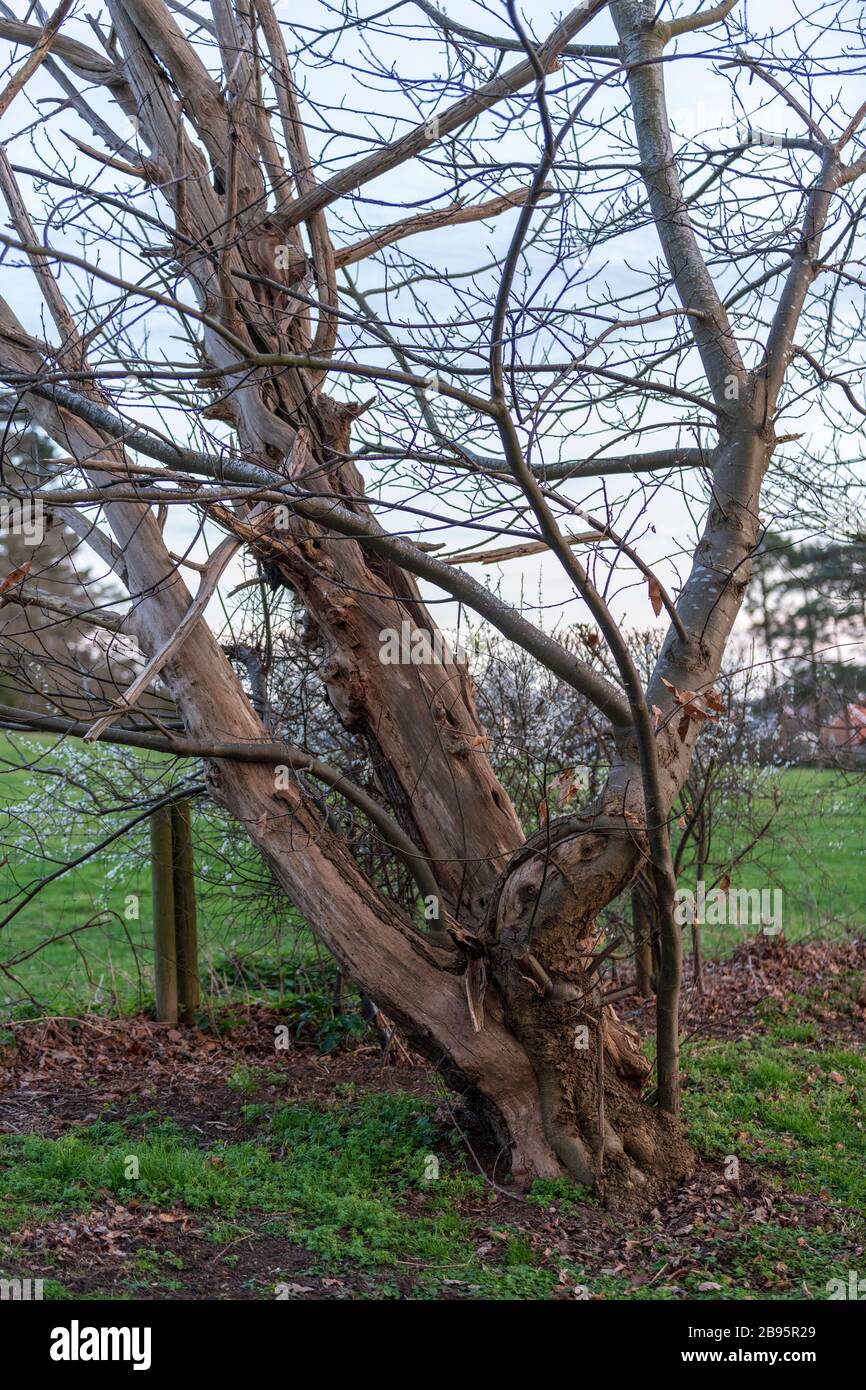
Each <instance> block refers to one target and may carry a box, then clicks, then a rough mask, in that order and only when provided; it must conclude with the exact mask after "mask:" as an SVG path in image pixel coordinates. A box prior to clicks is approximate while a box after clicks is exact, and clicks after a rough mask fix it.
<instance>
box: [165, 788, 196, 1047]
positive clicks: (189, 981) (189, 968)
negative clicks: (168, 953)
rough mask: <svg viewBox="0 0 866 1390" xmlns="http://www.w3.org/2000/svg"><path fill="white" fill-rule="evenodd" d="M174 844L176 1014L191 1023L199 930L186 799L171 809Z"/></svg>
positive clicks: (190, 813)
mask: <svg viewBox="0 0 866 1390" xmlns="http://www.w3.org/2000/svg"><path fill="white" fill-rule="evenodd" d="M171 829H172V840H173V845H174V857H173V863H174V933H175V943H176V955H177V995H178V1017H179V1020H180V1022H181V1023H192V1022H194V1020H195V1016H196V1014H197V1012H198V1006H199V978H198V932H197V927H196V915H195V873H194V869H193V857H192V812H191V807H190V803H189V802H188V801H175V802H174V804H173V806H172V808H171Z"/></svg>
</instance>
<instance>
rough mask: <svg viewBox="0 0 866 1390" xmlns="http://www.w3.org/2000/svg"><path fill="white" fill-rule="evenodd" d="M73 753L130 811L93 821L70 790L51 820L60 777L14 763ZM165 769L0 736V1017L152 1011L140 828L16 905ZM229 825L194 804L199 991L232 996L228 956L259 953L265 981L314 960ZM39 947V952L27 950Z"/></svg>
mask: <svg viewBox="0 0 866 1390" xmlns="http://www.w3.org/2000/svg"><path fill="white" fill-rule="evenodd" d="M70 756H72V757H74V758H76V759H77V760H83V762H80V763H79V765H78V766H77V768H76V772H77V774H78V776H79V780H80V781H82V782H88V783H89V780H90V778H91V777H94V776H96V775H98V778H99V780H98V782H95V783H94V789H95V791H96V793H97V794H98V796H99V797H100V798H101V799H102V802H103V803H104V804H110V803H112V802H114V803H119V802H122V801H123V800H128V801H130V802H131V803H133V804H132V809H130V810H129V811H126V812H121V811H118V812H116V813H115V814H112V815H103V814H99V813H98V812H97V811H96V810H95V809H94V807H93V805H92V804H91V803H89V802H88V800H87V798H86V797H85V795H84V794H83V792H79V793H76V791H75V790H74V789H73V790H72V791H71V792H70V791H64V792H63V795H64V796H66V797H68V798H69V800H70V802H71V809H70V810H69V811H67V812H65V813H64V815H63V816H60V815H59V814H58V809H57V802H58V798H59V797H60V795H61V789H62V784H61V782H60V779H59V778H56V777H53V776H50V775H45V774H44V773H36V772H34V771H30V770H28V769H27V768H26V767H22V766H21V764H22V761H24V760H25V759H27V758H29V759H31V760H33V759H35V760H38V761H39V762H40V763H41V765H42V767H43V768H57V769H64V768H65V769H66V770H68V766H69V765H68V763H67V761H66V759H68V758H69V757H70ZM82 767H83V768H84V769H86V771H85V772H84V774H82V772H81V768H82ZM166 767H167V763H166V760H165V759H164V758H161V757H160V756H159V755H156V754H153V755H151V754H148V755H138V754H130V752H129V750H119V749H114V748H99V749H98V750H97V749H87V750H82V749H81V747H80V746H76V747H75V748H73V749H70V748H58V747H57V745H56V744H55V742H54V740H52V739H50V738H48V737H34V738H28V739H26V740H22V739H21V738H19V737H17V736H16V737H15V738H14V739H12V738H10V737H8V736H6V735H3V734H0V920H2V919H3V918H4V917H5V916H6V915H7V913H9V912H10V910H11V909H12V908H15V907H18V906H19V905H20V904H22V903H23V905H22V906H21V907H20V911H17V912H16V913H15V915H14V916H13V917H12V919H11V920H10V921H9V922H8V923H7V924H6V925H5V926H4V927H3V928H2V930H0V964H4V965H6V966H7V968H8V969H9V970H11V972H12V973H11V975H9V974H6V975H5V976H4V977H3V978H2V981H0V1012H6V1013H10V1012H13V1011H14V1012H16V1013H24V1014H27V1013H32V1012H36V1011H38V1010H46V1011H49V1012H54V1013H69V1014H73V1013H78V1012H81V1011H84V1010H94V1011H96V1012H99V1011H110V1012H116V1011H118V1010H121V1011H123V1010H134V1009H140V1008H142V1007H145V1006H147V1005H148V1004H149V1002H150V1000H151V998H152V978H151V949H152V948H151V880H150V861H149V830H148V825H147V822H146V821H145V822H144V823H142V824H140V825H138V826H137V827H136V828H134V829H133V830H131V831H130V832H129V833H128V834H126V835H124V837H123V838H122V839H120V840H118V841H116V842H115V843H114V844H113V845H111V846H110V847H109V848H107V849H105V850H103V851H102V852H100V853H99V854H98V855H96V856H95V857H93V858H90V859H86V860H85V861H84V862H83V863H82V864H80V865H79V866H78V867H76V868H75V869H72V870H70V871H68V872H65V873H63V874H62V876H60V877H58V878H56V879H54V881H53V882H51V883H49V884H48V885H47V887H45V888H44V889H42V890H41V891H40V892H39V893H38V894H36V895H35V896H34V897H33V898H32V900H31V901H29V902H26V901H24V898H25V897H26V894H27V893H28V892H29V891H30V890H31V889H32V888H33V887H34V886H35V885H36V884H38V883H39V882H40V880H42V879H43V878H45V877H47V876H48V875H50V874H52V873H53V872H54V871H55V870H56V869H57V868H58V867H60V866H61V865H62V864H63V863H64V862H68V861H69V860H70V859H72V858H75V857H77V856H79V855H81V854H82V853H83V852H84V851H86V850H87V849H88V848H90V847H91V846H92V845H94V844H95V843H98V842H99V841H101V840H103V839H105V838H106V837H107V836H108V835H110V834H111V833H112V831H113V830H114V829H116V828H118V827H119V826H120V825H121V824H123V822H124V820H126V819H129V818H131V817H132V816H133V815H135V814H136V811H135V806H134V800H135V783H134V779H135V778H137V777H138V778H140V779H141V781H142V783H143V784H146V786H147V791H148V793H150V794H153V793H154V792H156V793H157V794H158V793H159V792H160V791H164V790H167V789H168V785H169V784H168V782H167V781H166V780H165V769H166ZM187 775H189V770H188V768H187ZM175 776H176V774H175ZM227 825H228V823H227V822H226V821H221V820H220V818H219V813H216V812H214V811H213V810H212V809H211V810H209V811H208V814H207V815H205V814H203V811H202V809H201V807H197V808H196V811H195V814H194V827H195V834H196V837H197V846H196V874H197V882H196V896H197V905H198V918H199V949H200V957H201V961H202V966H203V970H204V973H205V982H206V985H207V984H210V986H211V987H213V988H217V989H218V990H219V992H220V993H224V992H231V991H232V990H234V991H235V992H238V991H237V989H236V987H237V986H238V985H240V986H241V989H240V992H241V993H243V992H244V987H245V981H244V980H243V979H242V978H241V977H240V976H239V975H238V972H237V969H236V963H237V962H238V961H248V960H249V959H255V958H256V957H257V956H258V955H260V954H261V953H262V952H263V951H266V954H267V957H268V960H269V961H270V962H271V964H272V966H273V970H274V972H276V973H277V974H278V973H279V972H280V970H281V969H287V970H288V971H289V972H290V973H291V971H292V970H293V969H294V968H296V967H297V966H298V964H299V963H304V962H308V961H310V960H312V959H314V958H315V954H316V953H315V950H314V949H313V948H312V944H311V939H310V937H309V933H308V932H307V931H306V929H305V928H304V926H303V923H302V922H301V921H300V919H299V918H298V917H297V915H296V914H295V913H294V911H293V910H292V909H291V908H290V906H289V905H288V903H287V902H286V900H285V898H281V900H280V902H279V904H275V902H274V900H273V899H269V898H267V897H265V896H262V888H263V886H264V887H265V888H266V887H267V884H268V876H267V874H266V872H265V870H264V869H263V866H262V864H261V861H260V859H259V857H258V855H257V854H256V852H255V850H254V849H253V847H252V845H251V844H249V842H248V841H247V840H246V839H245V838H244V837H243V836H235V838H234V839H233V840H232V841H231V842H229V843H223V841H224V838H225V835H226V833H227ZM43 943H45V944H44V945H43ZM36 947H40V949H39V950H38V952H37V953H35V954H29V953H31V952H33V951H34V948H36ZM228 962H230V965H227V963H228ZM272 984H273V981H270V982H269V985H272ZM4 1004H5V1005H6V1008H5V1010H4V1009H3V1005H4Z"/></svg>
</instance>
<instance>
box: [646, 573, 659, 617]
mask: <svg viewBox="0 0 866 1390" xmlns="http://www.w3.org/2000/svg"><path fill="white" fill-rule="evenodd" d="M647 588H648V590H649V600H650V603H651V604H652V608H653V612H654V613H655V615H656V617H658V615H659V613H661V611H662V606H663V605H662V591H661V588H660V586H659V582H658V580H657V579H656V578H655V577H654V576H653V575H650V577H649V579H648V580H647Z"/></svg>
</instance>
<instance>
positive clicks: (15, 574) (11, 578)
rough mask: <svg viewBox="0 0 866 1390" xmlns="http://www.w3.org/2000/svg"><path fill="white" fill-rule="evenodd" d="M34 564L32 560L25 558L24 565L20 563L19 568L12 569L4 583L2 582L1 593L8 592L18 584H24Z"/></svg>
mask: <svg viewBox="0 0 866 1390" xmlns="http://www.w3.org/2000/svg"><path fill="white" fill-rule="evenodd" d="M32 566H33V561H32V560H25V562H24V564H23V565H19V566H18V568H17V569H14V570H10V571H9V573H8V574H7V576H6V578H5V579H4V580H3V583H2V584H0V594H5V593H8V592H9V590H10V589H14V587H15V585H16V584H23V582H24V580H25V579H26V578H27V576H28V574H29V573H30V570H31V568H32Z"/></svg>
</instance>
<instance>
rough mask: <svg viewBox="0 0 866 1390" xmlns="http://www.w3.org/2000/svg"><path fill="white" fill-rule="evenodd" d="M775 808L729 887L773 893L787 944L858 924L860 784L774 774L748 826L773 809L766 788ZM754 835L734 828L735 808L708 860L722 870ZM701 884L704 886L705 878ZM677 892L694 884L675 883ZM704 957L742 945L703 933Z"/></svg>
mask: <svg viewBox="0 0 866 1390" xmlns="http://www.w3.org/2000/svg"><path fill="white" fill-rule="evenodd" d="M774 784H775V785H776V786H778V788H779V793H780V796H781V804H780V809H779V812H778V815H777V816H776V818H775V820H774V821H773V825H772V828H771V830H770V831H769V833H768V834H767V835H766V837H765V838H764V839H763V840H761V841H760V842H759V843H758V844H757V845H755V847H754V848H753V849H752V850H751V852H750V853H749V854H748V856H747V857H746V858H745V859H744V860H743V861H742V863H740V864H738V865H737V866H736V867H735V868H734V869H733V871H732V874H731V879H732V886H733V887H735V888H745V889H753V888H757V889H763V888H769V889H773V888H781V890H782V894H783V897H782V923H783V931H784V935H785V937H786V939H787V940H789V941H796V940H799V939H800V938H802V937H807V936H810V937H814V938H832V937H835V936H839V935H841V934H842V933H843V932H844V931H845V930H847V929H848V928H854V929H855V930H856V929H862V928H863V927H864V925H866V911H864V905H866V833H864V831H866V786H864V782H863V779H862V777H860V778H857V777H854V776H853V775H852V774H850V773H840V772H835V771H832V770H816V769H812V768H786V769H784V770H782V771H780V772H779V773H778V774H774V775H773V777H772V779H771V780H770V781H768V783H767V785H766V787H765V789H764V790H763V791H762V793H761V794H759V795H758V796H757V798H756V802H755V806H754V808H753V813H752V820H753V822H754V824H760V823H761V822H762V821H764V820H765V819H766V818H768V817H769V816H770V815H771V813H772V811H773V791H772V789H773V785H774ZM753 835H754V829H753V828H752V825H751V824H749V825H747V824H745V822H743V823H740V822H739V819H738V808H737V807H736V806H732V807H731V808H730V819H729V820H728V822H727V823H726V824H724V825H721V826H720V827H719V828H718V830H717V832H716V838H715V839H714V842H713V850H712V856H713V860H714V861H716V862H718V863H720V864H724V862H725V860H726V858H727V857H728V856H730V857H733V856H735V855H736V854H737V853H739V852H740V851H741V850H742V849H744V848H745V847H746V846H747V845H748V844H749V843H750V841H751V839H752V837H753ZM707 878H708V880H709V881H712V880H711V876H710V875H709V874H708V875H707ZM683 886H685V887H693V886H694V885H693V884H692V883H690V882H689V881H688V879H687V878H686V879H684V880H683ZM703 938H704V946H705V951H706V954H707V955H710V956H712V955H717V954H725V953H726V952H728V951H729V950H731V949H733V947H734V946H735V945H736V944H737V942H738V941H739V940H740V939H742V933H741V931H740V930H739V929H738V928H737V927H731V926H728V927H715V928H714V927H711V926H705V927H704V929H703Z"/></svg>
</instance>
